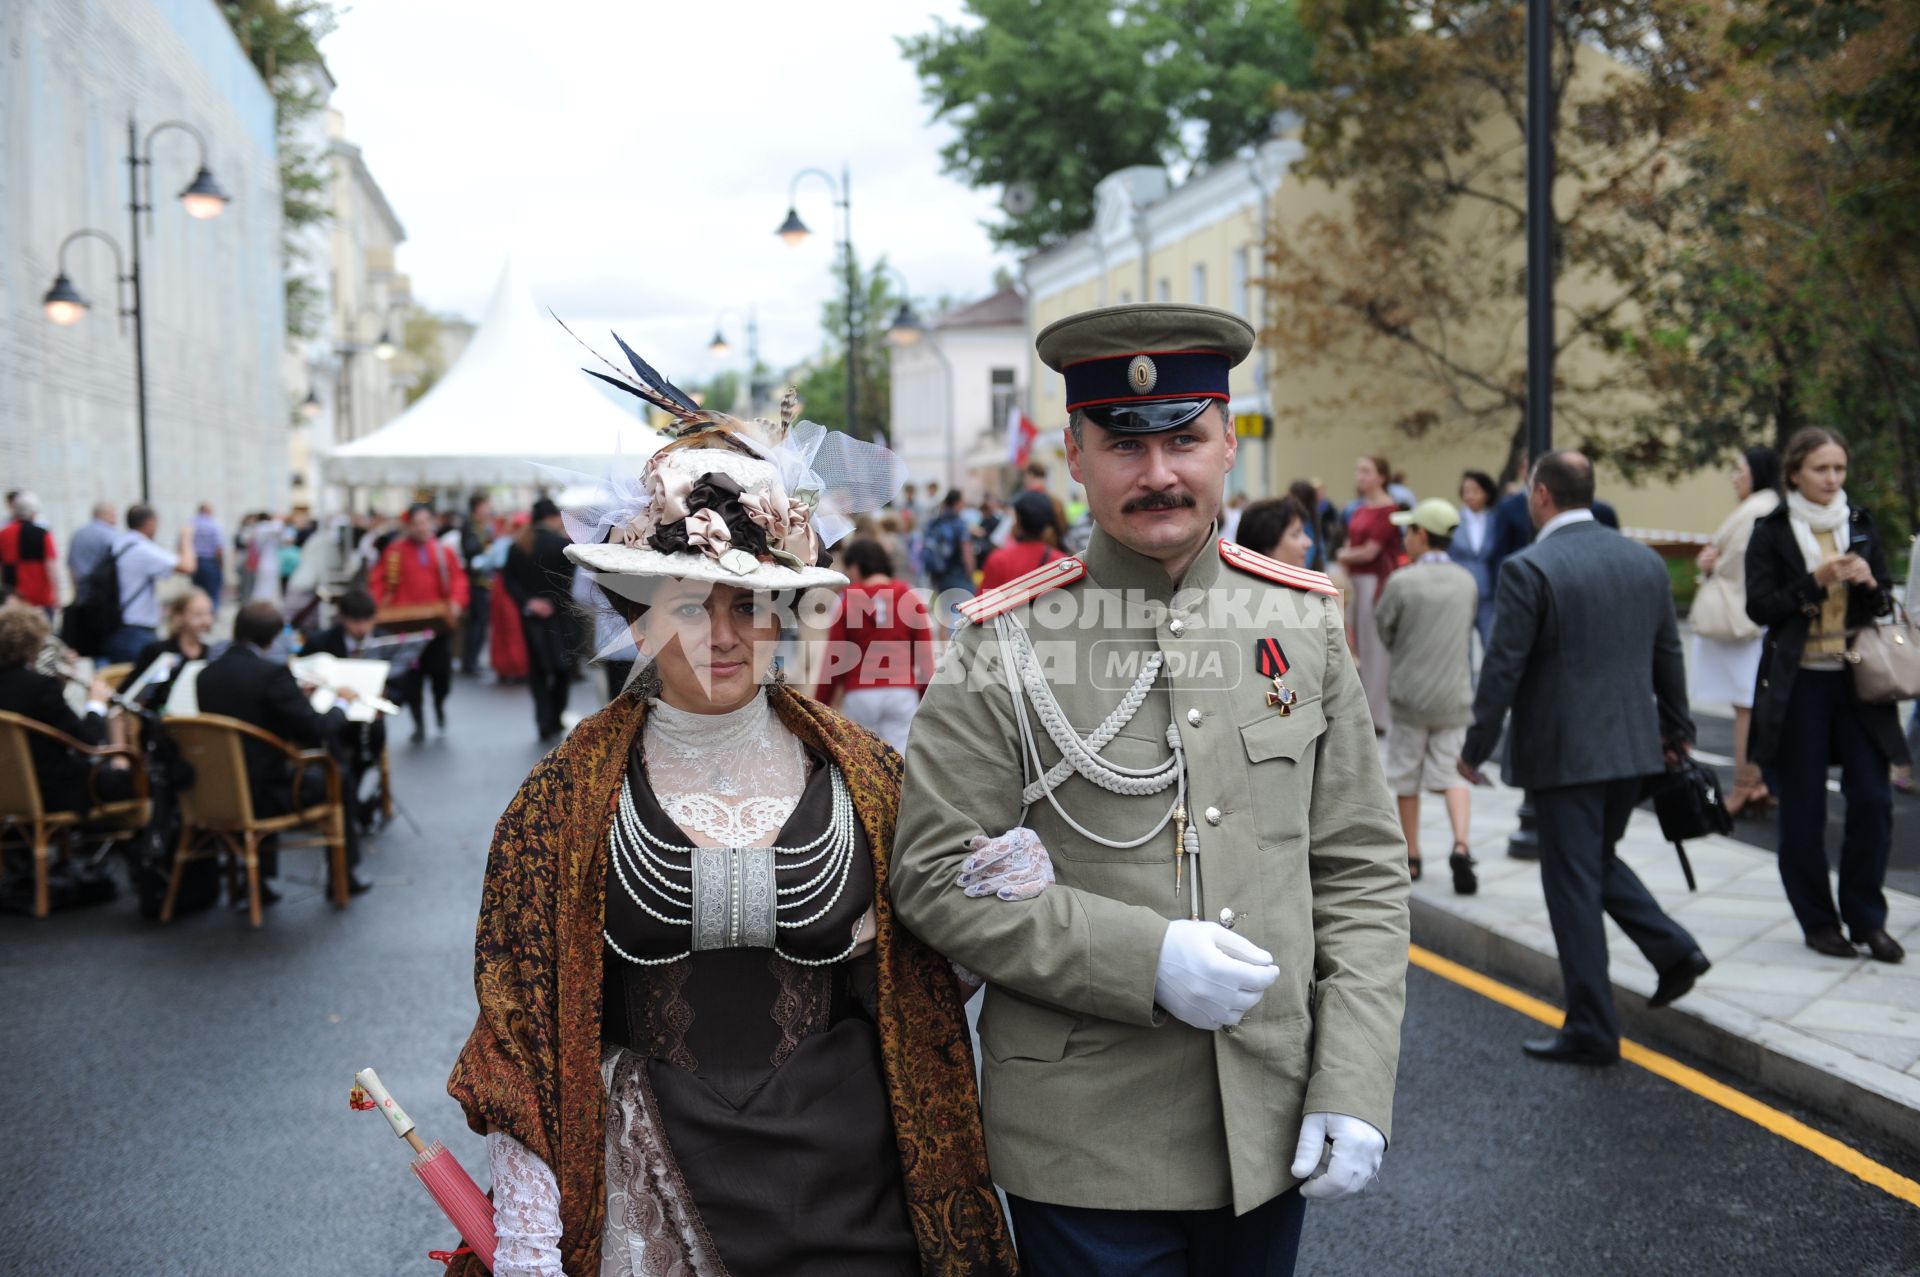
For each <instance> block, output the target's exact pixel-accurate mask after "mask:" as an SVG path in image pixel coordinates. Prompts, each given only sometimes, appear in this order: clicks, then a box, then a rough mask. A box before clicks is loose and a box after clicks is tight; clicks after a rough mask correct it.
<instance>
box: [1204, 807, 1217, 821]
mask: <svg viewBox="0 0 1920 1277" xmlns="http://www.w3.org/2000/svg"><path fill="white" fill-rule="evenodd" d="M1206 817H1207V823H1208V824H1209V825H1217V824H1219V823H1220V809H1219V808H1218V807H1209V808H1207V810H1206Z"/></svg>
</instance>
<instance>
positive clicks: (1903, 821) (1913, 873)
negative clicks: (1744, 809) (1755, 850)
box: [1694, 713, 1920, 896]
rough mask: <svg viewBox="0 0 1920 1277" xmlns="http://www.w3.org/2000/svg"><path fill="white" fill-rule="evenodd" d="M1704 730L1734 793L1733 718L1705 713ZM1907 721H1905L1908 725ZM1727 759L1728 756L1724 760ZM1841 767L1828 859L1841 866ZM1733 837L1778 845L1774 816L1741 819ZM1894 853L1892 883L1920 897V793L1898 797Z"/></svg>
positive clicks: (1831, 797) (1700, 721)
mask: <svg viewBox="0 0 1920 1277" xmlns="http://www.w3.org/2000/svg"><path fill="white" fill-rule="evenodd" d="M1694 718H1695V727H1696V728H1697V729H1698V731H1699V733H1700V739H1699V741H1698V742H1697V743H1696V748H1697V749H1699V750H1700V751H1702V752H1704V753H1706V754H1711V755H1713V759H1712V760H1710V761H1712V762H1713V764H1714V770H1715V771H1717V772H1718V773H1719V774H1720V783H1721V785H1722V786H1724V787H1725V788H1726V789H1727V791H1728V792H1731V791H1732V786H1733V763H1732V759H1733V719H1731V718H1729V717H1725V716H1723V715H1716V714H1711V713H1699V714H1696V715H1695V716H1694ZM1904 722H1905V720H1904V719H1902V723H1903V724H1904ZM1721 760H1725V761H1724V762H1723V761H1721ZM1839 784H1840V769H1839V768H1837V767H1836V768H1834V769H1833V772H1832V775H1831V778H1830V783H1829V785H1828V789H1829V791H1830V792H1829V793H1828V795H1827V858H1828V860H1829V861H1830V862H1831V863H1832V864H1833V866H1834V867H1835V868H1836V869H1837V868H1838V867H1839V865H1840V834H1841V827H1842V824H1843V822H1844V821H1845V819H1846V814H1847V807H1846V803H1845V802H1844V801H1842V799H1841V797H1840V794H1839ZM1733 836H1734V837H1735V838H1738V839H1739V840H1740V841H1741V842H1744V843H1747V844H1749V845H1750V846H1754V847H1760V848H1762V849H1764V850H1766V851H1772V850H1773V849H1774V848H1775V847H1776V846H1777V845H1778V844H1777V842H1776V837H1775V832H1774V818H1773V816H1772V815H1767V816H1764V817H1761V818H1758V819H1744V820H1736V821H1735V822H1734V828H1733ZM1892 846H1893V854H1892V857H1891V858H1890V859H1889V861H1888V863H1887V886H1889V887H1892V888H1893V889H1895V890H1897V891H1904V892H1907V893H1908V894H1910V895H1917V896H1920V795H1914V794H1903V793H1901V792H1899V791H1898V790H1895V791H1894V795H1893V844H1892Z"/></svg>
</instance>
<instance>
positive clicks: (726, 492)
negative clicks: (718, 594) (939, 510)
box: [563, 334, 906, 591]
mask: <svg viewBox="0 0 1920 1277" xmlns="http://www.w3.org/2000/svg"><path fill="white" fill-rule="evenodd" d="M614 341H616V342H618V343H619V345H620V349H621V350H622V351H623V352H624V353H625V354H626V356H627V360H628V362H629V363H631V364H632V366H633V372H632V374H631V375H629V374H628V373H627V372H626V371H624V370H622V369H620V368H617V367H615V366H614V365H612V364H610V363H609V364H607V366H608V367H609V368H612V369H613V373H614V375H612V376H609V375H607V374H606V373H603V372H599V371H597V370H595V369H591V368H589V369H587V370H586V371H587V372H589V373H592V375H594V376H596V377H599V378H600V379H601V380H603V381H606V382H608V383H610V384H612V385H615V386H618V387H619V388H620V389H622V390H624V391H626V392H628V393H629V394H632V395H634V396H636V397H638V398H640V399H642V400H645V401H646V402H647V403H649V404H651V405H653V406H654V407H656V408H659V409H662V410H663V411H665V412H666V413H667V414H668V415H669V417H670V418H671V421H670V422H669V424H668V426H667V428H666V432H665V433H666V434H667V435H668V437H669V442H668V443H666V444H665V445H664V446H662V447H661V448H660V449H659V450H658V451H657V452H655V453H654V454H653V455H652V456H651V457H649V458H648V459H647V460H646V461H645V462H644V463H642V464H641V465H640V466H639V467H638V469H637V471H633V472H629V473H627V474H619V473H615V474H609V475H608V476H607V477H606V478H605V479H604V480H602V481H601V482H600V483H599V484H598V485H597V487H598V492H597V493H596V496H595V498H594V499H593V500H592V501H590V502H587V503H584V504H575V505H572V506H571V507H570V508H568V509H566V510H565V511H563V514H564V518H565V521H566V526H567V534H568V536H569V537H571V538H572V540H573V542H574V544H572V545H571V546H569V547H567V557H568V558H569V559H571V560H573V561H574V562H575V563H577V564H579V565H581V566H582V567H585V568H587V569H589V570H590V571H592V572H594V573H597V574H599V575H601V576H602V577H642V578H669V577H670V578H674V579H677V580H683V581H708V582H713V583H716V584H723V585H737V586H740V587H742V588H743V589H749V590H756V591H759V590H769V591H787V590H803V589H807V588H809V587H812V586H840V585H845V584H846V583H847V578H846V577H845V576H843V575H841V574H840V573H839V572H836V571H834V570H833V568H832V567H831V566H829V565H830V564H831V562H832V555H831V554H830V547H831V546H832V545H833V543H834V542H835V541H837V540H839V539H840V538H841V537H842V536H845V535H846V534H847V532H848V531H850V530H851V529H852V526H853V524H852V520H851V517H850V516H852V515H854V514H858V513H862V512H864V511H867V510H873V509H878V508H879V507H880V506H883V505H885V504H886V503H887V502H889V501H891V500H893V498H894V497H895V496H896V495H897V494H898V492H899V490H900V485H901V484H902V483H903V482H904V481H905V478H906V475H905V471H904V467H902V466H901V464H900V462H899V461H898V460H897V459H896V458H895V457H894V456H893V454H892V453H890V452H888V451H887V450H886V449H885V448H882V447H879V446H877V445H875V444H871V443H866V442H864V441H862V440H859V439H854V438H852V437H850V436H848V435H846V434H843V433H841V432H839V431H829V430H827V429H826V428H825V427H823V426H820V425H818V424H816V423H814V422H810V421H800V422H797V423H796V422H795V420H794V418H795V416H796V415H797V413H798V408H799V405H798V403H797V402H796V401H795V399H794V397H793V392H792V391H788V392H787V396H786V398H785V399H784V400H783V401H782V402H781V405H780V416H779V420H778V421H767V420H764V419H761V418H753V419H744V418H740V417H733V416H729V415H728V414H726V413H722V412H712V411H709V410H707V409H705V408H702V407H701V406H700V405H699V404H697V403H695V402H694V400H693V398H692V397H691V396H689V395H687V394H686V393H685V392H683V391H682V390H680V388H679V387H677V386H675V385H674V384H673V383H672V382H670V381H668V380H667V379H666V378H665V377H662V376H661V375H660V374H659V373H658V372H656V371H654V369H653V367H652V366H651V365H649V364H648V363H647V362H646V360H644V359H642V358H640V356H639V355H637V354H635V353H634V351H633V348H632V347H630V346H628V345H627V343H626V342H624V341H621V340H620V338H619V336H618V335H617V334H616V335H615V336H614ZM583 344H584V343H583ZM602 362H606V361H604V360H603V361H602ZM616 469H618V466H617V465H616Z"/></svg>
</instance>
